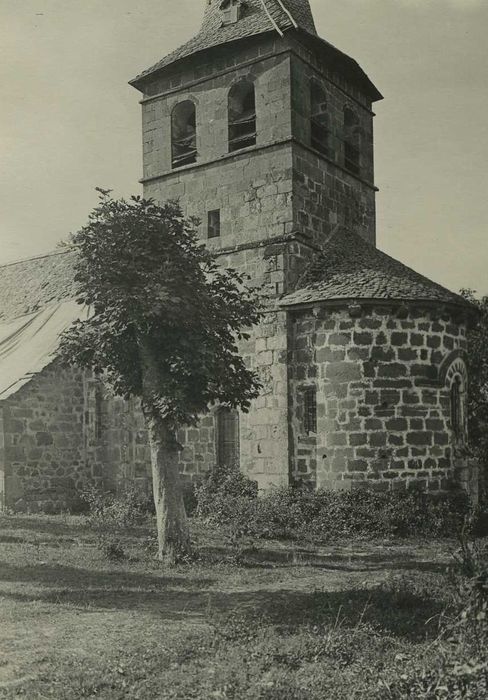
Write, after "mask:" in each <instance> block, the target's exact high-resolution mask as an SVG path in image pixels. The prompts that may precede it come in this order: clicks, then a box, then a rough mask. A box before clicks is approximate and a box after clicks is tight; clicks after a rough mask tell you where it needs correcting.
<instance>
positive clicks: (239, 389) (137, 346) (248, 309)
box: [59, 190, 260, 561]
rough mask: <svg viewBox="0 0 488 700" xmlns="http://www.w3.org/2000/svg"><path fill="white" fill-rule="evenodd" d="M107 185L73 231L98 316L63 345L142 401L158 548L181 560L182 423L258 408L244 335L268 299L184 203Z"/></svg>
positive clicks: (87, 301) (184, 528) (86, 300)
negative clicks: (125, 195)
mask: <svg viewBox="0 0 488 700" xmlns="http://www.w3.org/2000/svg"><path fill="white" fill-rule="evenodd" d="M99 191H100V204H99V206H98V207H97V208H96V209H94V211H93V212H92V213H91V214H90V217H89V220H88V223H87V225H86V226H84V227H83V228H82V229H81V230H80V231H79V232H78V233H76V234H75V235H74V236H73V237H72V240H71V244H72V246H73V247H74V248H75V249H76V251H77V261H76V276H75V280H76V282H77V285H78V290H79V292H78V302H79V303H80V304H84V305H87V306H89V307H91V308H92V309H93V315H92V317H91V318H90V319H89V320H88V321H83V322H82V321H79V322H77V323H76V324H74V325H73V326H72V328H71V329H69V330H68V331H67V332H66V333H65V334H64V336H63V337H62V339H61V344H60V348H59V354H60V356H61V357H62V358H64V359H65V360H68V362H70V363H73V364H76V365H79V366H82V367H88V368H91V369H92V370H94V371H95V372H96V373H98V374H100V375H102V376H103V378H104V380H105V381H106V382H107V383H108V384H109V385H111V387H112V388H113V390H114V392H115V393H116V394H118V395H120V396H123V397H125V398H129V397H131V396H134V397H139V398H140V399H141V406H142V410H143V413H144V417H145V420H146V425H147V430H148V436H149V443H150V447H151V466H152V475H153V494H154V503H155V507H156V522H157V528H158V541H159V550H158V552H159V556H160V558H161V559H168V560H169V561H175V559H176V558H178V557H179V556H181V555H184V554H186V553H187V552H188V550H189V548H190V537H189V529H188V523H187V520H186V514H185V509H184V504H183V498H182V492H181V486H180V477H179V460H178V450H179V445H178V442H177V430H178V428H179V427H180V426H181V425H189V424H195V423H196V422H197V420H198V416H199V415H201V414H203V413H205V412H207V411H208V410H209V408H210V406H211V405H212V404H214V403H219V404H223V405H227V406H230V407H240V408H241V409H242V410H243V411H247V410H248V409H249V406H250V403H251V400H252V399H253V398H255V397H256V396H257V395H258V391H259V388H260V384H259V381H258V378H257V376H256V375H255V374H254V373H253V372H252V370H251V369H249V368H248V367H247V366H246V364H245V362H244V359H243V358H242V357H241V355H240V354H239V350H238V342H239V341H240V340H243V339H247V338H249V334H248V330H249V328H250V327H251V326H252V325H253V324H255V323H257V322H258V321H259V319H260V311H259V300H258V297H257V295H256V293H255V292H253V291H252V290H250V289H249V288H247V287H246V286H245V285H244V282H245V280H244V277H243V276H242V275H240V274H238V273H237V272H236V271H235V270H229V269H227V270H226V269H222V268H221V267H219V266H218V265H217V264H216V262H215V260H214V257H213V256H212V255H211V253H210V252H209V251H208V250H207V249H206V248H205V247H204V246H203V245H202V244H200V243H199V242H198V240H197V235H196V221H194V220H191V219H190V220H188V219H185V218H184V217H183V215H182V212H181V209H180V207H179V205H178V203H176V202H168V203H166V204H164V205H163V206H159V205H157V204H156V203H155V202H154V201H152V200H147V199H142V198H140V197H132V198H131V199H130V200H129V201H126V200H124V199H121V200H114V199H113V198H112V197H111V196H110V192H109V191H105V190H99ZM246 329H247V330H246Z"/></svg>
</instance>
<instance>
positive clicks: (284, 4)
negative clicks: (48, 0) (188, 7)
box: [129, 0, 382, 100]
mask: <svg viewBox="0 0 488 700" xmlns="http://www.w3.org/2000/svg"><path fill="white" fill-rule="evenodd" d="M233 3H237V4H239V5H241V6H242V10H241V14H240V18H239V19H238V20H237V21H235V22H232V23H229V24H227V23H225V21H224V17H223V10H224V9H225V8H226V6H229V5H232V4H233ZM289 31H295V32H300V33H302V34H303V35H304V36H305V37H306V38H307V40H308V42H310V43H311V44H312V45H313V46H314V47H315V48H317V49H319V50H320V49H322V50H326V51H327V52H328V54H329V55H330V54H331V53H332V54H333V58H335V59H336V60H337V58H340V59H342V60H343V61H344V62H345V64H346V69H347V70H348V73H349V74H350V75H352V76H353V77H356V78H358V79H361V80H362V81H366V83H367V84H368V86H369V87H370V91H371V94H372V98H373V99H375V100H378V99H381V98H382V95H381V94H380V93H379V92H378V90H377V89H376V88H375V87H374V85H373V84H372V83H371V81H370V80H369V78H368V77H367V76H366V74H365V73H364V72H363V71H362V69H361V68H360V66H359V65H358V64H357V63H356V61H354V60H353V59H351V58H350V57H349V56H347V55H346V54H343V53H342V52H341V51H339V50H338V49H336V48H335V47H333V46H332V45H331V44H329V43H328V42H326V41H325V40H323V39H321V38H320V37H319V36H318V35H317V30H316V28H315V23H314V19H313V15H312V10H311V8H310V3H309V0H244V1H243V2H240V0H205V13H204V17H203V22H202V26H201V28H200V31H199V32H198V34H197V35H196V36H194V37H193V38H192V39H190V41H188V42H186V43H185V44H183V46H180V48H178V49H176V50H175V51H173V52H172V53H170V54H168V55H167V56H165V57H164V58H162V59H161V60H160V61H158V63H156V64H154V65H153V66H151V67H150V68H148V69H147V70H145V71H143V72H142V73H140V74H139V75H138V76H136V77H135V78H133V79H132V80H131V81H129V82H130V85H132V86H134V87H135V88H138V89H142V86H143V84H144V82H145V79H147V78H148V77H149V76H152V75H153V74H155V73H157V72H158V71H160V70H162V69H164V68H166V67H168V66H170V65H172V64H174V63H176V62H177V61H180V60H181V59H184V58H188V57H190V56H193V55H195V54H197V53H199V52H201V51H205V50H206V49H210V48H213V47H216V46H222V45H224V44H228V43H230V42H233V41H236V40H239V39H246V38H249V37H252V36H257V35H259V34H265V33H267V32H276V33H278V34H279V35H280V36H283V35H284V34H285V33H286V32H289Z"/></svg>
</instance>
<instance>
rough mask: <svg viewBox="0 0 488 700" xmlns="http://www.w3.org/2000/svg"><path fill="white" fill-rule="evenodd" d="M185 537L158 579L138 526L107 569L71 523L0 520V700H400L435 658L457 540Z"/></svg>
mask: <svg viewBox="0 0 488 700" xmlns="http://www.w3.org/2000/svg"><path fill="white" fill-rule="evenodd" d="M194 538H195V540H196V545H197V551H198V553H199V557H198V558H197V560H196V561H194V562H191V563H188V564H185V565H179V566H178V567H176V568H173V569H166V570H165V569H163V568H162V567H161V565H160V564H159V563H158V562H156V561H155V560H154V558H153V554H152V547H153V540H152V531H151V530H150V529H149V528H146V527H139V528H134V529H131V530H130V531H126V532H125V533H124V535H123V544H124V549H125V552H126V557H125V558H124V559H123V560H122V561H118V562H110V561H108V560H106V559H104V557H103V554H102V553H101V551H100V550H99V549H98V548H97V546H96V533H95V532H94V531H92V530H91V529H90V527H89V525H88V523H87V520H85V519H84V518H82V517H72V516H69V517H68V516H67V517H63V516H58V517H54V516H52V517H48V516H4V517H0V698H15V697H24V698H28V699H29V700H34V699H37V698H60V699H61V698H62V699H65V698H66V699H67V700H68V699H72V698H104V699H105V698H106V699H108V698H110V699H111V700H112V699H116V698H128V699H130V700H135V699H137V698H144V699H148V700H152V699H153V698H164V699H168V700H169V699H175V700H176V699H177V700H187V699H193V698H195V699H201V700H211V699H212V698H217V699H219V698H221V699H225V698H234V699H236V700H241V699H243V700H244V699H249V700H259V699H263V700H287V699H289V700H318V699H319V698H320V700H327V699H328V698H331V699H333V700H336V699H337V700H341V699H342V698H348V699H351V698H365V699H366V698H368V699H369V698H381V699H382V698H394V697H395V698H397V697H403V696H402V695H401V694H398V691H396V690H395V687H396V686H395V683H396V680H397V679H399V678H401V676H402V675H403V674H404V673H406V672H407V669H408V666H409V664H410V663H411V662H419V661H422V663H424V664H426V665H428V664H429V663H430V661H432V662H433V661H434V658H435V655H436V650H435V643H434V642H435V639H436V638H437V636H438V629H439V619H440V617H439V616H440V615H441V614H442V612H443V610H444V609H445V608H446V606H448V605H449V595H450V594H449V588H448V586H447V584H446V574H445V571H446V565H447V563H448V562H449V558H450V554H449V552H450V549H451V548H453V547H454V543H449V542H444V543H438V542H437V543H435V544H425V543H424V544H422V543H404V544H399V543H385V542H383V543H377V544H365V543H357V542H356V543H351V544H349V543H346V544H343V545H342V546H330V547H323V548H320V549H318V548H313V547H308V548H301V547H299V546H298V545H293V544H291V543H288V544H286V545H285V544H283V543H279V542H260V543H259V545H258V546H256V545H253V544H249V546H248V547H247V548H246V546H245V545H244V546H240V547H239V548H238V549H236V548H235V547H233V546H232V545H231V544H229V543H228V542H227V541H226V539H225V537H223V536H221V535H220V536H219V534H218V533H216V532H210V531H208V530H206V529H205V528H203V527H202V526H198V527H196V526H195V527H194ZM395 693H396V694H395Z"/></svg>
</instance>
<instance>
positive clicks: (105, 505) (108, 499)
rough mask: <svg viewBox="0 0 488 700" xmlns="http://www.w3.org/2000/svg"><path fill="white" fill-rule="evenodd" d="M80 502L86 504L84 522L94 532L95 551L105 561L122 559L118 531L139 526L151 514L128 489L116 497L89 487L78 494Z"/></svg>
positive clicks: (143, 501) (148, 505)
mask: <svg viewBox="0 0 488 700" xmlns="http://www.w3.org/2000/svg"><path fill="white" fill-rule="evenodd" d="M81 498H82V499H83V501H84V502H85V503H86V504H87V507H88V514H87V518H88V522H89V523H90V526H91V527H92V528H93V530H94V531H95V535H96V542H97V547H98V549H99V550H100V551H101V552H102V553H103V555H104V557H105V558H106V559H110V560H112V561H117V560H121V559H124V557H125V551H124V547H123V544H122V540H121V531H124V530H126V529H127V528H128V527H134V526H137V525H142V524H143V523H144V522H145V520H146V519H147V516H148V513H149V512H152V509H153V504H152V501H151V500H150V499H149V498H148V496H147V495H146V494H144V493H140V492H139V491H138V490H137V489H136V488H135V487H132V486H131V487H130V488H127V489H125V490H124V491H122V492H121V493H120V494H113V493H107V492H103V491H99V490H98V489H97V488H95V487H94V486H89V487H88V488H86V489H85V491H83V492H82V494H81Z"/></svg>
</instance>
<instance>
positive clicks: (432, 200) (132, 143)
mask: <svg viewBox="0 0 488 700" xmlns="http://www.w3.org/2000/svg"><path fill="white" fill-rule="evenodd" d="M204 2H205V0H178V2H173V0H137V1H135V0H83V1H82V2H80V1H79V0H0V87H1V92H2V97H1V104H0V159H1V160H0V264H3V263H6V262H10V261H13V260H18V259H20V258H24V257H29V256H33V255H38V254H42V253H44V252H47V251H50V250H53V249H54V248H55V247H56V245H57V243H58V241H60V240H62V239H66V238H67V236H68V235H69V233H70V232H72V231H76V230H77V229H78V228H79V227H80V226H82V225H83V224H84V223H85V221H86V219H87V216H88V213H89V211H90V210H91V209H92V208H93V206H94V205H95V204H96V201H97V197H96V192H95V190H94V188H95V187H97V186H99V187H104V188H112V189H113V190H114V194H115V195H116V196H129V195H130V194H136V193H139V192H140V191H141V186H140V185H139V183H138V179H139V178H140V176H141V169H142V156H141V123H140V122H141V118H140V105H139V103H138V100H139V93H138V92H137V91H136V90H134V89H133V88H131V87H130V86H129V85H128V84H127V81H128V80H129V79H131V78H132V77H134V76H135V75H136V74H137V73H139V72H140V71H141V70H143V69H144V68H147V67H149V66H150V65H152V64H154V63H155V62H156V61H158V60H159V59H160V58H162V57H163V56H164V55H166V54H167V53H169V52H170V51H172V50H173V49H174V48H176V47H177V46H179V45H181V44H182V43H183V42H184V41H186V40H187V39H188V38H190V37H191V36H192V35H193V34H195V33H196V32H197V31H198V28H199V24H200V21H201V17H202V13H203V7H204ZM311 6H312V10H313V12H314V16H315V21H316V24H317V28H318V31H319V33H320V34H321V36H323V37H324V38H325V39H327V40H328V41H329V42H331V43H332V44H334V45H335V46H337V47H338V48H339V49H341V50H342V51H344V52H346V53H348V54H349V55H351V56H353V57H354V58H355V59H356V60H357V61H359V63H360V64H361V66H362V67H363V69H364V70H365V71H366V72H367V73H368V75H369V76H370V77H371V78H372V80H373V82H374V83H375V84H376V85H377V87H378V88H379V90H380V91H381V92H382V93H383V95H384V97H385V99H384V100H383V101H382V102H379V103H377V104H376V105H375V111H376V114H377V117H376V119H375V143H376V184H377V186H378V187H379V189H380V192H379V193H378V198H377V210H378V227H377V228H378V245H379V247H380V248H381V249H383V250H384V251H385V252H387V253H389V254H390V255H393V256H394V257H396V258H398V259H400V260H402V262H404V263H406V264H408V265H410V266H412V267H414V268H415V269H416V270H418V271H419V272H421V273H423V274H425V275H427V276H428V277H430V278H432V279H434V280H435V281H437V282H439V283H441V284H444V285H445V286H447V287H449V288H450V289H453V290H454V291H457V290H458V289H460V288H461V287H470V288H473V289H476V290H478V293H480V294H488V165H487V164H488V119H487V117H486V115H487V113H488V42H487V41H486V33H487V30H488V1H487V0H311Z"/></svg>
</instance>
